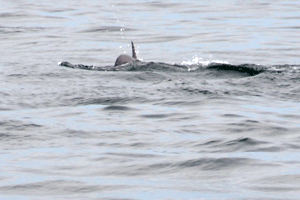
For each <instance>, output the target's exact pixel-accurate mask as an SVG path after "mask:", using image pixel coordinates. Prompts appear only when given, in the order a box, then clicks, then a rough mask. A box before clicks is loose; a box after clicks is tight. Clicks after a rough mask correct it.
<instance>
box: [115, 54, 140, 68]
mask: <svg viewBox="0 0 300 200" xmlns="http://www.w3.org/2000/svg"><path fill="white" fill-rule="evenodd" d="M133 60H135V59H134V58H132V57H130V56H129V55H126V54H122V55H120V56H119V57H118V58H117V60H116V62H115V66H119V65H123V64H126V63H129V62H131V61H133Z"/></svg>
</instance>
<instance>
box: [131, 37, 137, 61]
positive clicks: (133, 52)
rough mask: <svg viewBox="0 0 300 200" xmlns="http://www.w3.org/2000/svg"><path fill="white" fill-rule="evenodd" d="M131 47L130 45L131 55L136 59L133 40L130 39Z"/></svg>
mask: <svg viewBox="0 0 300 200" xmlns="http://www.w3.org/2000/svg"><path fill="white" fill-rule="evenodd" d="M131 47H132V57H133V58H134V59H137V57H136V53H135V48H134V44H133V42H132V41H131Z"/></svg>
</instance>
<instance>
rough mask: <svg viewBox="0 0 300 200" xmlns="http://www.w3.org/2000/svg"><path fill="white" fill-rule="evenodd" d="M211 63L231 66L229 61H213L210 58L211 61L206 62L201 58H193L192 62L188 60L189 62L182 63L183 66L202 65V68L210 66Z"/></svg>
mask: <svg viewBox="0 0 300 200" xmlns="http://www.w3.org/2000/svg"><path fill="white" fill-rule="evenodd" d="M211 63H220V64H229V62H227V61H221V60H211V58H209V60H204V59H203V58H200V57H198V56H196V55H195V56H193V59H192V60H188V61H182V63H181V64H182V65H199V64H200V65H202V66H208V65H209V64H211Z"/></svg>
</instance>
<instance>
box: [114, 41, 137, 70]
mask: <svg viewBox="0 0 300 200" xmlns="http://www.w3.org/2000/svg"><path fill="white" fill-rule="evenodd" d="M131 48H132V57H130V56H129V55H127V54H121V55H119V57H118V58H117V60H116V62H115V66H119V65H123V64H126V63H129V62H131V61H134V60H137V57H136V52H135V48H134V44H133V42H132V41H131Z"/></svg>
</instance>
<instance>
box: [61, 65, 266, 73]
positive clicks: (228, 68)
mask: <svg viewBox="0 0 300 200" xmlns="http://www.w3.org/2000/svg"><path fill="white" fill-rule="evenodd" d="M58 65H59V66H63V67H68V68H74V69H85V70H94V71H163V72H199V71H204V70H212V71H219V72H236V73H242V74H246V75H249V76H254V75H257V74H260V73H262V72H265V71H266V70H268V67H266V66H263V65H256V64H240V65H234V64H229V63H215V62H211V63H209V64H206V63H204V64H203V63H198V64H192V65H190V64H167V63H162V62H141V61H134V62H131V63H127V64H125V65H121V66H118V67H116V66H95V65H84V64H71V63H69V62H60V63H58Z"/></svg>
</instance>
